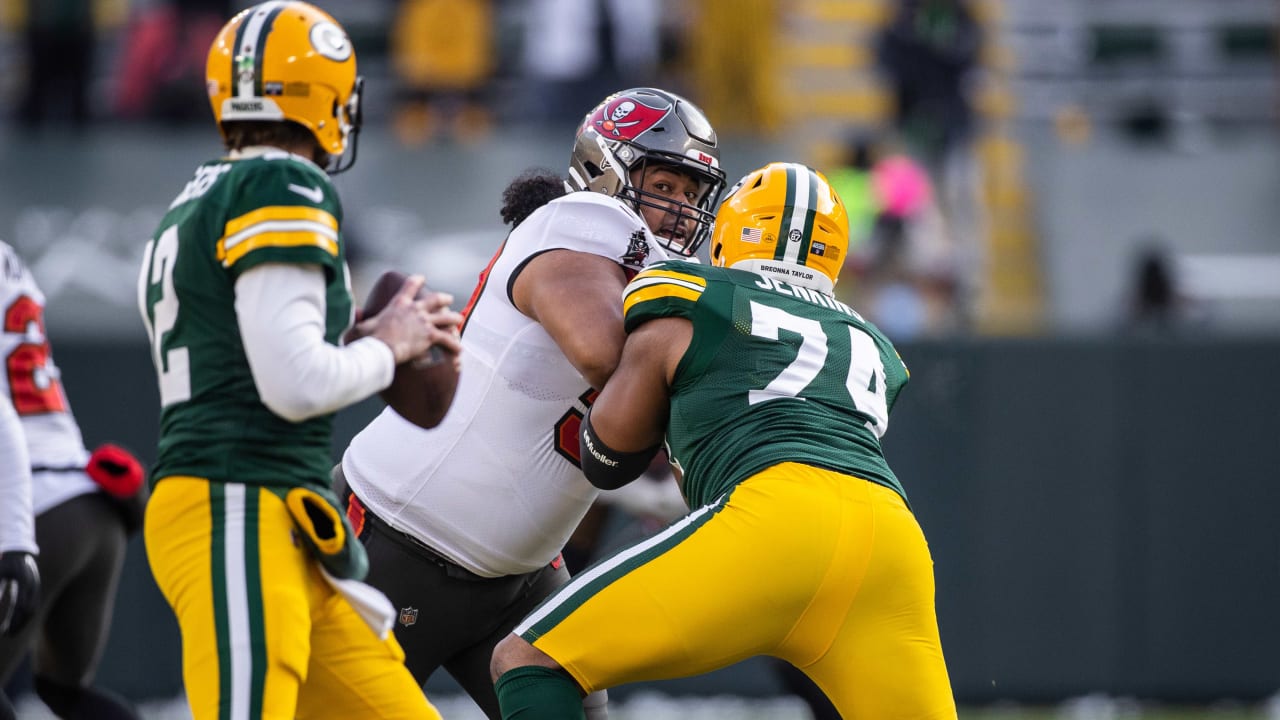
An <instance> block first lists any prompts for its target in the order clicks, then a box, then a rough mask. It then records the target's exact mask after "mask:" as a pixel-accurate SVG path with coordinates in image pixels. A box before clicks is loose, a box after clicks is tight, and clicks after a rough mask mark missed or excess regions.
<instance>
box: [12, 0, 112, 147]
mask: <svg viewBox="0 0 1280 720" xmlns="http://www.w3.org/2000/svg"><path fill="white" fill-rule="evenodd" d="M23 34H24V38H25V40H26V44H25V49H26V60H27V85H26V90H25V92H24V93H23V96H22V100H21V102H20V104H19V106H18V122H19V124H20V125H21V126H22V127H25V128H28V129H34V128H36V127H38V126H40V125H41V124H43V123H44V122H45V120H46V119H48V118H53V119H68V120H69V121H70V123H71V125H72V126H73V127H75V128H78V129H80V128H83V127H84V126H85V125H86V124H87V123H88V122H89V120H90V108H89V89H90V80H91V79H92V77H91V76H92V72H93V57H94V51H95V46H96V34H95V32H94V24H93V0H26V26H25V28H24V32H23ZM62 104H68V105H69V106H68V107H67V108H66V110H67V115H66V116H65V118H60V117H59V114H60V113H59V110H58V108H57V106H58V105H62Z"/></svg>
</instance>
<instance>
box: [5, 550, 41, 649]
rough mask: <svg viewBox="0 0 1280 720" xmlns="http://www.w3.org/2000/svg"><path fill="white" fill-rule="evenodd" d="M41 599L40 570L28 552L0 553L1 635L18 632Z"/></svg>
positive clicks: (33, 557)
mask: <svg viewBox="0 0 1280 720" xmlns="http://www.w3.org/2000/svg"><path fill="white" fill-rule="evenodd" d="M39 603H40V570H39V569H37V568H36V558H35V556H34V555H32V554H31V553H29V552H22V551H21V550H11V551H9V552H4V553H0V635H17V634H18V633H19V632H20V631H21V630H22V628H23V626H25V625H26V624H27V621H28V620H30V619H31V616H32V615H34V614H35V612H36V608H37V607H38V606H39Z"/></svg>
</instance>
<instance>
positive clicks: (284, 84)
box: [205, 0, 362, 170]
mask: <svg viewBox="0 0 1280 720" xmlns="http://www.w3.org/2000/svg"><path fill="white" fill-rule="evenodd" d="M205 77H206V84H207V86H208V91H209V102H210V104H211V105H212V106H213V116H214V118H215V119H216V120H217V122H218V128H219V129H220V130H221V129H222V124H223V123H225V122H230V121H236V120H269V121H270V120H275V121H281V120H292V121H293V122H296V123H298V124H299V125H302V126H303V127H305V128H307V129H308V130H310V131H311V133H312V135H314V136H315V138H316V141H317V142H319V143H320V147H321V148H322V149H323V150H324V151H325V152H326V153H328V154H329V155H331V156H333V157H338V156H340V155H342V154H343V152H344V151H346V149H347V145H348V142H347V141H348V138H349V137H350V138H351V147H352V156H351V159H350V163H348V164H347V165H346V166H345V167H342V168H341V169H342V170H345V169H346V168H347V167H350V166H351V163H354V162H355V157H354V155H355V138H354V135H355V134H357V133H358V132H359V130H360V122H361V114H360V89H361V85H362V81H361V79H360V78H359V77H358V76H357V75H356V53H355V49H354V48H353V47H352V45H351V39H350V38H349V37H347V33H346V31H345V30H343V29H342V26H341V25H339V24H338V23H337V21H335V20H334V19H333V18H332V17H330V16H329V15H328V14H327V13H325V12H324V11H323V10H320V9H319V8H316V7H314V6H312V5H309V4H307V3H305V2H298V1H297V0H288V1H281V0H273V1H272V2H264V3H260V4H258V5H254V6H253V7H251V8H249V9H247V10H244V11H242V12H241V13H239V14H238V15H236V16H235V17H233V18H232V19H231V20H230V21H229V22H228V23H227V24H226V25H224V26H223V27H222V30H221V31H220V32H219V33H218V36H217V38H215V39H214V41H213V46H212V47H210V48H209V62H208V66H207V70H206V76H205Z"/></svg>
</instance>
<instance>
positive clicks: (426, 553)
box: [344, 488, 497, 580]
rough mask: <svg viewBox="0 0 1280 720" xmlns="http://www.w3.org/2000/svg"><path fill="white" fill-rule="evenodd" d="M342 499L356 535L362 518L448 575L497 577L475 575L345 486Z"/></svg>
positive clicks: (472, 577)
mask: <svg viewBox="0 0 1280 720" xmlns="http://www.w3.org/2000/svg"><path fill="white" fill-rule="evenodd" d="M344 500H345V502H346V504H347V518H348V519H349V520H351V524H352V527H353V528H354V529H355V531H356V535H364V533H363V532H362V530H363V528H362V527H361V524H362V523H361V522H360V521H359V519H360V518H362V519H363V523H367V524H368V525H369V526H370V527H371V528H376V529H377V530H378V531H379V532H381V533H382V534H383V535H386V536H387V537H389V538H391V539H392V540H395V541H399V542H400V543H401V544H402V545H406V544H407V545H408V546H409V547H410V548H412V549H413V550H414V551H415V553H416V554H418V555H420V556H421V557H422V558H424V559H425V560H427V561H428V562H431V563H433V564H435V565H438V566H439V567H440V568H441V569H443V570H444V571H445V574H446V575H448V576H449V577H452V578H458V579H460V580H495V579H497V578H487V577H485V576H483V575H477V574H475V573H473V572H471V571H470V570H468V569H467V568H464V567H462V566H461V565H459V564H458V563H456V562H454V561H452V560H450V559H449V558H447V557H445V556H444V555H441V554H440V552H439V551H438V550H436V549H435V548H433V547H431V546H430V545H427V544H426V543H424V542H422V541H421V540H419V539H418V538H416V537H414V536H412V535H410V534H409V533H407V532H403V531H401V530H397V529H396V528H394V527H392V526H391V525H389V524H388V523H387V521H386V520H383V519H382V518H380V517H378V515H377V513H375V512H373V511H372V510H370V509H369V506H368V505H365V504H364V502H362V501H361V500H360V498H359V497H357V496H356V494H355V493H353V492H351V489H350V488H347V491H346V497H345V498H344Z"/></svg>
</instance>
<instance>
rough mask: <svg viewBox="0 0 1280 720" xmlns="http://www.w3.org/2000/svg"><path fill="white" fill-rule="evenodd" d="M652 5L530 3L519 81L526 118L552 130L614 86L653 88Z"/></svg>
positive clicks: (624, 0)
mask: <svg viewBox="0 0 1280 720" xmlns="http://www.w3.org/2000/svg"><path fill="white" fill-rule="evenodd" d="M661 15H662V12H661V6H660V3H659V0H530V2H529V3H528V5H527V6H526V8H525V16H524V23H523V28H524V33H523V41H522V52H521V60H520V75H521V77H522V79H523V80H524V82H525V84H526V90H527V93H528V96H527V98H526V100H525V110H526V115H527V119H529V120H533V121H537V122H542V123H547V124H555V125H563V124H564V123H574V122H577V121H579V120H581V119H582V117H581V115H579V114H577V108H581V107H589V106H590V105H591V103H592V102H594V100H595V99H598V98H600V97H603V96H605V95H607V94H608V93H609V92H611V91H613V90H616V89H618V88H619V87H635V86H648V85H653V84H654V83H655V82H656V81H657V73H658V65H659V57H658V51H659V29H660V21H661Z"/></svg>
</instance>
